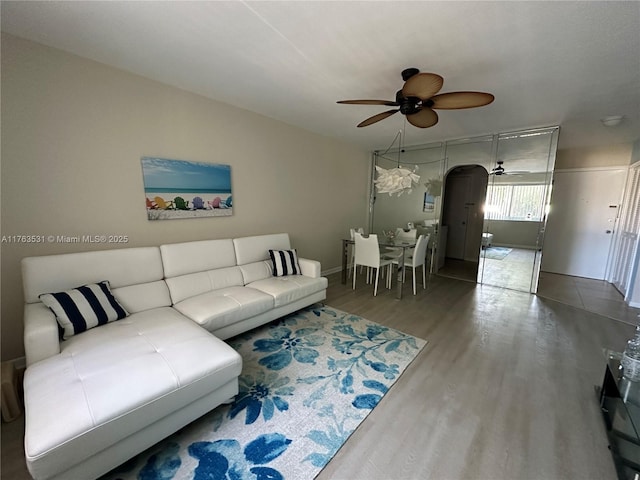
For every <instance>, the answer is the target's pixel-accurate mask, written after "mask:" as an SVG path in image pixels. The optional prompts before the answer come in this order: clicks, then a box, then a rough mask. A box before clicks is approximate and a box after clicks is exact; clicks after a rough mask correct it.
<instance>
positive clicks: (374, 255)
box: [353, 232, 393, 297]
mask: <svg viewBox="0 0 640 480" xmlns="http://www.w3.org/2000/svg"><path fill="white" fill-rule="evenodd" d="M354 240H355V242H356V243H355V255H354V262H353V268H354V273H353V289H354V290H355V289H356V274H355V268H357V266H358V265H363V266H365V267H369V268H374V269H375V271H376V278H375V282H374V287H373V296H374V297H375V296H376V295H377V293H378V279H379V278H380V269H381V268H382V267H385V266H386V267H387V270H388V272H387V277H386V280H387V288H391V277H392V275H391V268H392V267H393V263H392V260H391V259H389V258H382V257H381V256H380V245H378V236H377V235H376V234H370V235H369V236H368V237H363V236H362V234H360V233H358V232H355V233H354ZM369 277H370V274H369V273H367V281H369Z"/></svg>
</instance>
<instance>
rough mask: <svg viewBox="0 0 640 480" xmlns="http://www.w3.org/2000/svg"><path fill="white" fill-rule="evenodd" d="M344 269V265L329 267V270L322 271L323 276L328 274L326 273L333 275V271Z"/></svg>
mask: <svg viewBox="0 0 640 480" xmlns="http://www.w3.org/2000/svg"><path fill="white" fill-rule="evenodd" d="M341 271H342V267H341V266H340V267H334V268H329V269H328V270H324V271H322V272H321V275H322V276H326V275H331V274H332V273H338V272H341Z"/></svg>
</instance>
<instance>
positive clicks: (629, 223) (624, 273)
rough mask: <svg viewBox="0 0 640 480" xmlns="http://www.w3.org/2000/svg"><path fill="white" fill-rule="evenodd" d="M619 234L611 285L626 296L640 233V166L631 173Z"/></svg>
mask: <svg viewBox="0 0 640 480" xmlns="http://www.w3.org/2000/svg"><path fill="white" fill-rule="evenodd" d="M623 205H624V206H623V212H622V213H621V216H620V223H619V226H618V232H617V237H616V238H617V242H616V248H615V256H614V261H613V267H612V271H611V283H613V285H614V286H615V287H616V288H617V289H618V290H619V291H620V293H622V294H623V295H625V296H626V294H627V290H628V289H629V280H630V276H631V275H630V274H631V267H632V266H633V264H634V258H635V255H636V254H637V253H636V249H637V248H638V247H637V245H638V233H639V232H640V165H638V166H636V167H633V168H632V169H631V170H630V171H629V177H628V180H627V187H626V189H625V199H624V204H623Z"/></svg>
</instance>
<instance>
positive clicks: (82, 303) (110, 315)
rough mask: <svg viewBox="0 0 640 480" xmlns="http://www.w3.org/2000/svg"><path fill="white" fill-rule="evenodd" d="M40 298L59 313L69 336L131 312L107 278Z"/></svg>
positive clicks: (61, 326) (65, 337)
mask: <svg viewBox="0 0 640 480" xmlns="http://www.w3.org/2000/svg"><path fill="white" fill-rule="evenodd" d="M39 298H40V300H41V301H42V303H44V304H45V305H46V306H47V307H49V308H50V309H51V310H52V311H53V313H54V314H55V316H56V320H57V321H58V324H59V325H60V328H61V329H62V331H63V333H62V338H63V339H65V340H66V339H67V338H69V337H71V336H73V335H76V334H78V333H82V332H84V331H86V330H89V329H90V328H93V327H97V326H99V325H104V324H105V323H108V322H113V321H115V320H120V319H122V318H124V317H126V316H127V315H129V313H128V312H127V311H126V310H125V309H124V308H123V307H122V305H120V304H119V303H118V301H117V300H116V299H115V297H114V296H113V294H112V293H111V290H110V289H109V282H108V281H106V280H105V281H103V282H99V283H92V284H90V285H84V286H82V287H78V288H74V289H72V290H67V291H66V292H58V293H44V294H42V295H40V296H39Z"/></svg>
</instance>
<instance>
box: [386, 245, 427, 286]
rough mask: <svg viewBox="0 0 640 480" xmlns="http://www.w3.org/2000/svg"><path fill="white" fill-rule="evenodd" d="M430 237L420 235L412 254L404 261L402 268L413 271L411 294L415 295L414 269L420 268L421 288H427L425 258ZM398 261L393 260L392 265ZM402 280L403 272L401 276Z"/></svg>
mask: <svg viewBox="0 0 640 480" xmlns="http://www.w3.org/2000/svg"><path fill="white" fill-rule="evenodd" d="M429 237H430V235H428V234H427V235H420V236H419V237H418V241H417V242H416V247H415V248H414V250H413V253H412V254H411V255H410V256H409V257H408V258H405V260H404V267H405V268H406V267H411V269H412V271H413V294H414V295H415V294H416V268H417V267H419V266H422V288H424V289H426V288H427V274H426V258H427V247H428V246H429ZM398 262H399V259H395V260H393V263H395V264H396V265H397V264H398ZM402 277H403V279H404V272H403V274H402Z"/></svg>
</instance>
